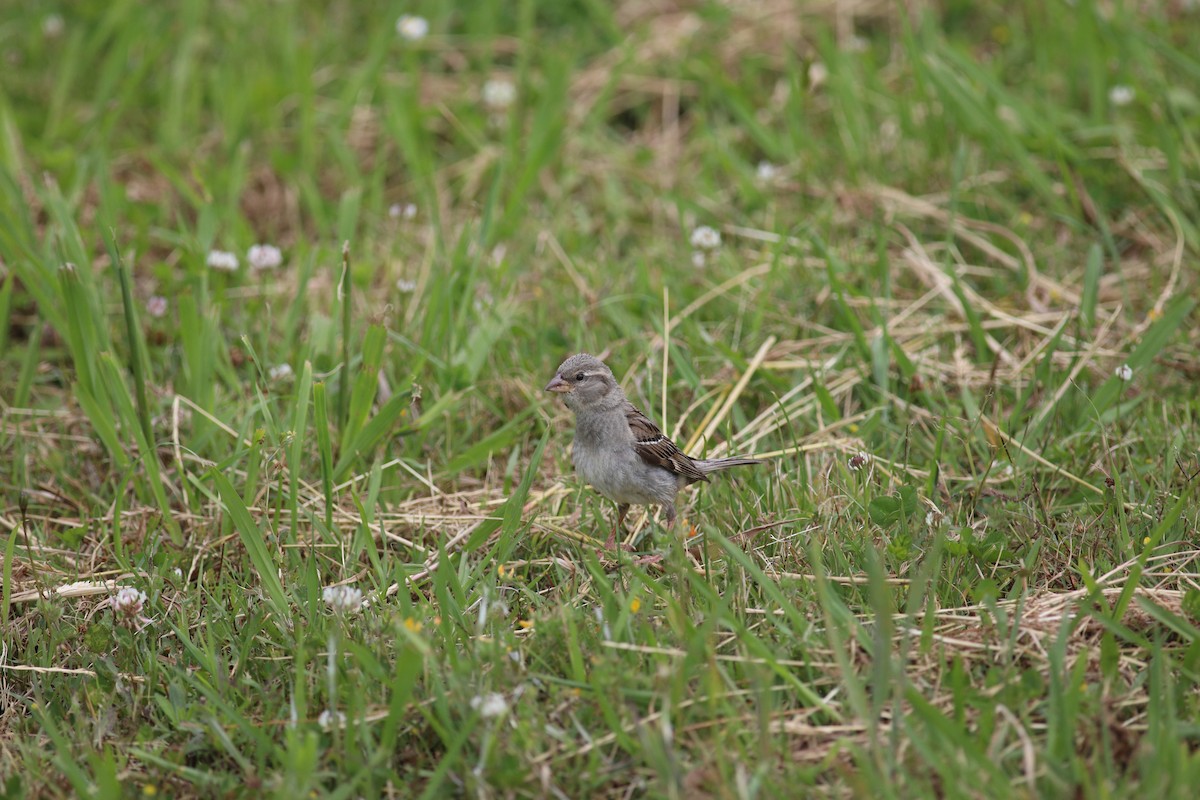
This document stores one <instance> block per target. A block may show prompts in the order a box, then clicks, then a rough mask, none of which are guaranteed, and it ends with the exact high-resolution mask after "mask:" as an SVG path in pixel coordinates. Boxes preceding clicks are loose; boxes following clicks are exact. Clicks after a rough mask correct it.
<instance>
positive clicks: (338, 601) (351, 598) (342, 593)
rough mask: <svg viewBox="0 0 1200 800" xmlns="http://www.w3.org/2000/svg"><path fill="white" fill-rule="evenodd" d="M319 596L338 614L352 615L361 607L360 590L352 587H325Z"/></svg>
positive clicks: (361, 597)
mask: <svg viewBox="0 0 1200 800" xmlns="http://www.w3.org/2000/svg"><path fill="white" fill-rule="evenodd" d="M321 596H322V597H323V598H324V599H325V602H326V603H328V604H329V607H330V608H332V609H333V610H334V611H336V612H337V613H339V614H353V613H354V612H356V611H358V609H359V608H360V607H361V606H362V599H363V593H362V590H361V589H358V588H355V587H353V586H326V587H325V591H324V592H322V594H321Z"/></svg>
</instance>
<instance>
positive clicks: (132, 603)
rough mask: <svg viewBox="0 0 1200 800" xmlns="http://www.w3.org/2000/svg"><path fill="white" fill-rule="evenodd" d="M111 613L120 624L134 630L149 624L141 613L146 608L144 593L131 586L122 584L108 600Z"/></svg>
mask: <svg viewBox="0 0 1200 800" xmlns="http://www.w3.org/2000/svg"><path fill="white" fill-rule="evenodd" d="M108 603H109V606H111V607H112V610H113V615H114V616H116V618H117V622H118V623H120V624H121V625H125V626H128V627H130V628H133V629H135V630H141V629H142V628H144V627H145V626H146V625H149V624H150V622H151V620H150V619H148V618H147V617H145V616H143V615H142V611H143V610H144V609H145V608H146V593H145V592H143V591H141V590H139V589H135V588H133V587H132V586H122V587H121V588H120V589H118V590H117V593H116V594H115V595H113V596H112V599H111V600H109V601H108Z"/></svg>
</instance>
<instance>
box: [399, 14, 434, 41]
mask: <svg viewBox="0 0 1200 800" xmlns="http://www.w3.org/2000/svg"><path fill="white" fill-rule="evenodd" d="M396 33H398V34H400V38H401V39H404V40H406V41H409V42H419V41H420V40H422V39H424V38H425V37H426V36H427V35H429V20H427V19H425V18H424V17H418V16H416V15H414V14H405V15H403V16H402V17H400V19H398V20H396Z"/></svg>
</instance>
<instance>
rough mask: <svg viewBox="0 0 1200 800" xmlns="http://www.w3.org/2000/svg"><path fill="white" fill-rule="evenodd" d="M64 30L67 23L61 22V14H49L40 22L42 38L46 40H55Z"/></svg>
mask: <svg viewBox="0 0 1200 800" xmlns="http://www.w3.org/2000/svg"><path fill="white" fill-rule="evenodd" d="M66 28H67V23H66V22H64V21H63V18H62V15H61V14H50V15H49V16H47V17H45V18H44V19H43V20H42V36H45V37H46V38H47V39H57V38H58V37H60V36H62V34H63V31H64V30H66Z"/></svg>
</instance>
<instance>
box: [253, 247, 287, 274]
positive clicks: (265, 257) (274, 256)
mask: <svg viewBox="0 0 1200 800" xmlns="http://www.w3.org/2000/svg"><path fill="white" fill-rule="evenodd" d="M246 261H248V262H249V263H250V268H251V269H255V270H262V269H275V268H276V267H278V266H279V265H280V264H282V263H283V253H282V252H280V250H279V248H278V247H276V246H275V245H273V244H256V245H254V246H253V247H251V248H250V250H249V252H247V253H246Z"/></svg>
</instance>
